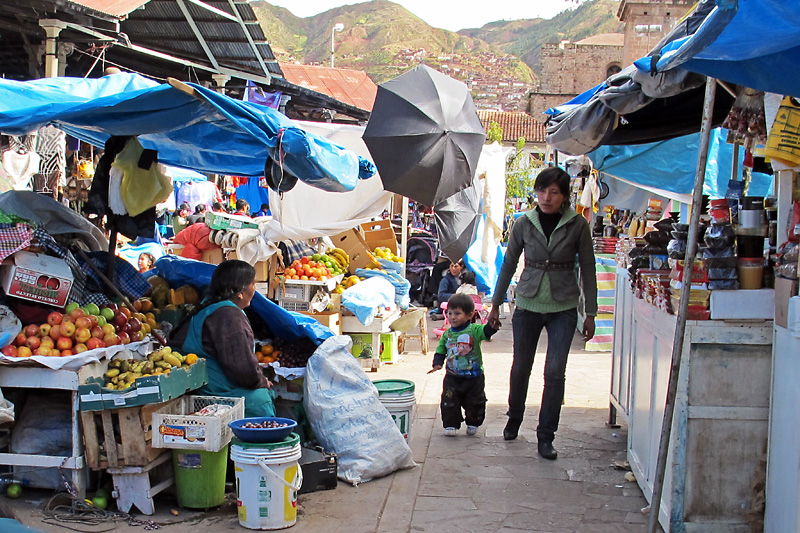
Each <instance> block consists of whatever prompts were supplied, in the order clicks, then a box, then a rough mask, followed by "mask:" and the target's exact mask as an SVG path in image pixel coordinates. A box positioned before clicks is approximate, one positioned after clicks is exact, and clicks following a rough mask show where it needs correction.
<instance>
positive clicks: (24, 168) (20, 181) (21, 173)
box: [2, 150, 42, 191]
mask: <svg viewBox="0 0 800 533" xmlns="http://www.w3.org/2000/svg"><path fill="white" fill-rule="evenodd" d="M2 159H3V168H4V169H5V171H6V174H7V175H8V179H9V181H10V182H11V184H12V186H13V187H14V189H15V190H18V191H20V190H25V189H28V190H30V188H31V184H30V180H31V178H32V177H33V175H34V174H36V173H37V172H39V163H41V161H42V158H41V157H39V154H37V153H36V152H19V151H17V150H6V151H5V152H3V157H2Z"/></svg>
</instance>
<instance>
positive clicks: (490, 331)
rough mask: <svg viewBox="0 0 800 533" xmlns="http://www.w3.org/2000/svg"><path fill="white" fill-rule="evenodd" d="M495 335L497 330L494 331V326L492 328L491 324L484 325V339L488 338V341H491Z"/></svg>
mask: <svg viewBox="0 0 800 533" xmlns="http://www.w3.org/2000/svg"><path fill="white" fill-rule="evenodd" d="M495 333H497V330H496V329H494V328H493V327H492V326H490V325H489V324H484V325H483V336H484V337H486V338H487V339H491V338H492V335H494V334H495Z"/></svg>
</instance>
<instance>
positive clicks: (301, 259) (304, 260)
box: [300, 255, 310, 265]
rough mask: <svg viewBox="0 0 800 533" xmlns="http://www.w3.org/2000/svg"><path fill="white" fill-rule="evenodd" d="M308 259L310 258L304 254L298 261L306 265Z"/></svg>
mask: <svg viewBox="0 0 800 533" xmlns="http://www.w3.org/2000/svg"><path fill="white" fill-rule="evenodd" d="M309 261H310V259H309V258H308V256H307V255H304V256H303V257H301V258H300V262H301V263H303V264H304V265H307V264H308V262H309Z"/></svg>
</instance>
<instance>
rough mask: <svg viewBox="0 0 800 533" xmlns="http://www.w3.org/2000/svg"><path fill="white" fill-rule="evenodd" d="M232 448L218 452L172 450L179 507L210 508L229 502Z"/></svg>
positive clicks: (226, 447)
mask: <svg viewBox="0 0 800 533" xmlns="http://www.w3.org/2000/svg"><path fill="white" fill-rule="evenodd" d="M227 466H228V445H226V446H225V447H224V448H222V449H221V450H220V451H218V452H206V451H202V450H172V467H173V471H174V473H175V488H176V492H177V494H178V505H180V506H181V507H186V508H188V509H209V508H211V507H218V506H219V505H222V502H223V501H225V471H226V469H227Z"/></svg>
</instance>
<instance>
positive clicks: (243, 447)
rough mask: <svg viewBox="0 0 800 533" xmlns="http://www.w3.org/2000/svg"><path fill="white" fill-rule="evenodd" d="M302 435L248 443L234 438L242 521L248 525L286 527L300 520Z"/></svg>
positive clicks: (232, 450) (258, 527)
mask: <svg viewBox="0 0 800 533" xmlns="http://www.w3.org/2000/svg"><path fill="white" fill-rule="evenodd" d="M301 455H302V452H301V448H300V437H299V436H298V435H297V434H296V433H292V434H291V435H290V436H289V437H287V438H286V439H284V440H283V441H281V442H276V443H269V444H267V443H258V444H256V443H246V442H242V441H240V440H238V439H235V438H234V439H233V442H232V444H231V460H232V461H233V462H234V471H235V473H236V499H237V500H238V501H237V508H238V513H239V525H241V526H242V527H246V528H247V529H267V530H271V529H284V528H287V527H291V526H293V525H294V524H295V522H297V493H298V491H299V490H300V487H301V485H302V484H303V471H302V469H301V468H300V464H299V463H298V461H299V460H300V456H301Z"/></svg>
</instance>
